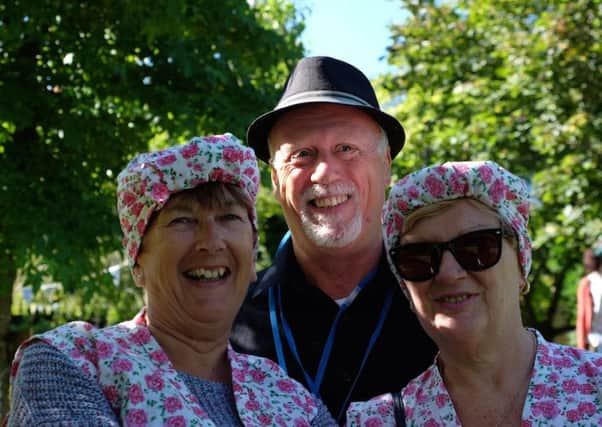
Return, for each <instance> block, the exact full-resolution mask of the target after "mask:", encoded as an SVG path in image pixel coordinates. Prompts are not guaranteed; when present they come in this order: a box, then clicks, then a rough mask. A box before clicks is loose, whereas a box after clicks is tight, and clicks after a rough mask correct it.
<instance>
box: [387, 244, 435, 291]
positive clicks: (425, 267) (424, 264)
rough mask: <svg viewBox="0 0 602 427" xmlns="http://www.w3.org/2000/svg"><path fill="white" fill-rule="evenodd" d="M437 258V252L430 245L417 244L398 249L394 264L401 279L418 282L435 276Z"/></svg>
mask: <svg viewBox="0 0 602 427" xmlns="http://www.w3.org/2000/svg"><path fill="white" fill-rule="evenodd" d="M437 258H438V257H437V250H436V248H434V246H433V245H432V244H428V243H427V244H421V243H418V244H415V245H412V244H411V245H405V246H403V247H401V248H398V250H397V251H395V255H394V262H395V265H396V266H397V270H398V271H399V274H400V276H401V277H402V278H404V279H406V280H412V281H416V282H419V281H422V280H428V279H430V278H431V277H433V276H434V275H435V274H437V270H436V269H437V267H438V266H439V262H438V259H437Z"/></svg>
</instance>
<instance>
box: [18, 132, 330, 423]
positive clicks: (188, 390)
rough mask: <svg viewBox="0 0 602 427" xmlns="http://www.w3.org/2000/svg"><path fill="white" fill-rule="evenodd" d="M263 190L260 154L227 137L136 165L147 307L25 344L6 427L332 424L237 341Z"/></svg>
mask: <svg viewBox="0 0 602 427" xmlns="http://www.w3.org/2000/svg"><path fill="white" fill-rule="evenodd" d="M258 185H259V170H258V168H257V161H256V159H255V155H254V153H253V150H251V149H250V148H248V147H245V146H243V145H241V144H240V142H239V141H238V140H237V139H236V138H235V137H234V136H233V135H231V134H225V135H216V136H208V137H203V138H199V137H196V138H193V139H192V140H191V141H190V142H189V143H187V144H185V145H178V146H174V147H170V148H168V149H165V150H161V151H155V152H150V153H144V154H140V155H139V156H137V157H135V158H134V159H133V160H132V161H131V162H130V163H129V164H128V166H127V167H126V168H125V169H124V170H123V171H122V172H121V173H120V174H119V177H118V188H117V199H118V213H119V220H120V224H121V228H122V231H123V235H124V238H123V245H124V248H125V249H126V251H127V254H128V258H129V261H130V265H131V267H132V272H133V277H134V280H135V282H136V284H137V285H138V286H140V287H142V288H143V289H144V292H145V303H146V305H145V307H144V308H143V309H142V310H141V311H140V312H139V313H138V314H137V315H136V317H135V318H134V319H133V320H131V321H126V322H123V323H119V324H117V325H113V326H109V327H106V328H102V329H98V328H96V327H94V326H93V325H91V324H89V323H85V322H72V323H68V324H66V325H63V326H60V327H58V328H56V329H53V330H50V331H48V332H46V333H43V334H40V335H37V336H34V337H33V338H32V339H30V340H29V341H27V342H26V343H24V344H23V345H22V346H21V347H20V349H19V350H18V351H17V354H16V356H15V359H14V362H13V366H12V368H13V369H12V399H11V412H10V414H9V419H8V425H9V426H17V425H23V426H25V425H27V426H31V425H70V426H71V425H78V426H101V425H102V426H117V425H127V426H147V425H162V426H184V425H197V426H258V425H304V426H309V425H312V426H334V425H336V423H335V422H334V420H333V419H332V417H331V416H330V414H329V413H328V410H327V409H326V407H325V406H324V405H323V404H322V403H321V402H320V401H319V400H317V399H316V398H314V397H313V396H312V395H311V394H310V393H309V392H308V391H307V390H305V389H304V388H303V387H302V386H301V384H299V383H298V382H297V381H294V380H292V379H291V378H289V377H288V376H287V375H286V374H285V373H284V372H283V371H282V369H280V368H279V367H278V365H276V364H275V363H274V362H272V361H271V360H268V359H263V358H259V357H255V356H248V355H244V354H240V353H237V352H235V351H234V350H232V348H231V347H230V346H229V344H228V338H229V334H230V330H231V326H232V322H233V321H234V317H235V315H236V313H237V312H238V309H239V307H240V304H241V303H242V301H243V299H244V297H245V294H246V291H247V287H248V284H249V282H250V281H251V280H253V279H254V278H255V253H256V250H257V227H256V219H257V215H256V211H255V200H256V195H257V190H258Z"/></svg>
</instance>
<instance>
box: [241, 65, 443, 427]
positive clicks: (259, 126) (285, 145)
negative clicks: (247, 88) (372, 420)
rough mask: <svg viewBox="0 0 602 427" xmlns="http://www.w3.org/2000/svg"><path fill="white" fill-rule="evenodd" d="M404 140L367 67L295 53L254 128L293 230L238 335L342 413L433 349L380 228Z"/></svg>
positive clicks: (254, 290) (406, 373)
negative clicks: (277, 95) (274, 99)
mask: <svg viewBox="0 0 602 427" xmlns="http://www.w3.org/2000/svg"><path fill="white" fill-rule="evenodd" d="M404 141H405V135H404V130H403V128H402V126H401V125H400V124H399V122H398V121H397V120H396V119H395V118H394V117H392V116H389V115H388V114H386V113H384V112H382V111H381V110H380V107H379V104H378V101H377V99H376V95H375V93H374V90H373V88H372V86H371V84H370V82H369V80H368V79H367V78H366V76H365V75H364V74H363V73H362V72H361V71H360V70H358V69H357V68H355V67H353V66H352V65H350V64H348V63H346V62H343V61H340V60H338V59H335V58H331V57H324V56H317V57H307V58H303V59H302V60H301V61H299V63H298V64H297V65H296V66H295V67H294V68H293V70H292V71H291V73H290V75H289V77H288V80H287V82H286V85H285V89H284V92H283V94H282V97H281V99H280V101H279V103H278V105H277V106H276V107H275V108H274V109H273V110H272V111H269V112H267V113H265V114H263V115H261V116H259V117H258V118H257V119H255V121H253V122H252V123H251V125H250V126H249V129H248V132H247V143H248V144H249V145H250V146H251V147H253V148H254V149H255V152H256V153H257V156H258V157H259V158H260V159H261V160H263V161H265V162H266V163H268V164H269V166H270V170H271V178H272V184H273V193H274V196H275V198H276V199H277V200H278V202H279V203H280V205H281V207H282V211H283V213H284V218H285V220H286V223H287V225H288V228H289V230H290V234H289V235H287V236H285V238H284V239H283V241H282V242H281V246H280V248H279V250H278V252H277V254H276V256H275V259H274V262H273V264H272V266H270V267H269V268H268V269H266V270H264V271H262V272H260V273H259V275H258V280H257V281H256V282H255V283H253V284H252V285H251V286H250V289H249V293H248V296H247V298H246V300H245V302H244V303H243V306H242V308H241V312H240V313H239V315H238V317H237V319H236V321H235V325H234V329H233V334H232V342H233V345H234V347H235V348H236V349H237V350H239V351H242V352H248V353H251V354H257V355H260V356H264V357H269V358H271V359H273V360H275V361H277V362H278V364H279V365H280V366H281V367H282V368H283V369H285V371H286V372H288V373H289V375H291V376H292V377H293V378H296V379H297V380H299V381H301V382H302V383H303V384H304V385H305V386H306V387H307V388H308V389H309V390H310V391H311V392H312V393H313V394H314V395H316V396H320V397H321V398H322V399H323V401H324V403H325V404H326V405H327V406H328V408H329V409H330V411H331V413H332V414H333V415H334V416H335V417H336V418H337V419H338V421H339V422H342V420H343V419H344V416H345V410H346V408H347V406H348V403H349V402H350V401H351V400H352V399H353V400H358V399H363V398H368V397H370V396H373V395H375V394H379V393H384V392H387V391H392V390H394V389H395V388H396V387H398V386H399V384H405V383H406V382H407V381H409V380H410V379H411V378H413V377H414V376H415V375H417V374H418V373H419V372H421V371H422V370H423V369H425V368H426V367H427V366H428V365H429V363H431V362H432V360H433V357H434V355H435V347H434V344H433V343H432V342H431V340H430V339H429V338H428V337H427V336H426V334H425V333H424V331H423V330H422V329H421V328H420V325H419V324H418V322H417V320H416V317H415V316H414V314H413V313H412V312H411V311H410V308H409V305H408V302H407V300H406V299H405V298H404V297H403V295H402V294H401V292H400V290H399V287H398V285H397V282H396V280H395V277H394V276H393V275H392V273H391V271H390V270H389V268H388V266H387V261H386V256H385V253H384V249H383V241H382V236H381V234H380V213H381V209H382V205H383V202H384V198H385V190H386V188H387V187H388V186H389V185H390V180H391V178H390V176H391V175H390V171H391V158H392V157H394V156H395V155H396V154H397V153H398V152H399V151H400V150H401V148H402V146H403V144H404Z"/></svg>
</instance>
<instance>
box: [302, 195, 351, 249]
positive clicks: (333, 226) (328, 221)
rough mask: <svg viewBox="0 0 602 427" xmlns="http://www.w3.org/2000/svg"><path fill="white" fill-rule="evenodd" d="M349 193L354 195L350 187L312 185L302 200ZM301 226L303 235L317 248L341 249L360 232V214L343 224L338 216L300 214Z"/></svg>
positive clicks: (313, 212)
mask: <svg viewBox="0 0 602 427" xmlns="http://www.w3.org/2000/svg"><path fill="white" fill-rule="evenodd" d="M341 193H349V194H354V193H355V188H354V186H352V185H341V184H334V185H331V186H320V185H314V186H313V187H312V188H310V189H308V190H307V191H306V192H305V194H304V197H303V199H304V200H307V201H308V200H311V199H313V198H315V197H317V196H321V197H324V196H327V195H333V194H341ZM300 219H301V225H302V227H303V231H304V232H305V235H306V236H307V237H308V238H309V239H310V240H311V241H312V242H314V244H316V245H317V246H319V247H324V248H342V247H344V246H347V245H348V244H349V243H351V242H353V241H354V240H355V239H357V237H358V236H359V234H360V232H361V231H362V213H361V212H357V213H356V214H355V215H354V217H353V219H352V220H351V221H349V222H347V223H345V222H344V221H343V220H342V219H340V218H339V217H338V215H333V214H320V213H316V212H315V211H312V212H311V213H310V212H307V211H305V210H304V211H302V212H301V213H300Z"/></svg>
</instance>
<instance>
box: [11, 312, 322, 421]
mask: <svg viewBox="0 0 602 427" xmlns="http://www.w3.org/2000/svg"><path fill="white" fill-rule="evenodd" d="M34 339H39V340H42V341H44V342H47V343H49V344H50V345H53V346H54V347H56V348H58V349H59V350H60V351H62V352H63V353H65V354H67V355H68V356H69V357H70V358H71V359H72V360H73V361H74V363H75V364H76V365H77V366H79V367H80V368H81V369H83V370H84V372H86V373H87V374H88V375H89V376H90V377H92V378H93V379H95V380H96V381H97V382H98V383H99V385H100V387H101V388H102V390H103V392H104V395H105V396H106V397H107V400H108V401H109V402H110V404H111V406H112V407H113V410H114V411H115V413H116V414H117V416H118V418H119V419H120V422H121V423H122V424H123V425H125V426H154V425H156V426H207V427H209V426H211V427H213V426H215V424H214V423H213V422H212V421H211V420H210V419H209V417H208V416H207V414H206V412H205V411H204V410H203V409H202V407H201V405H200V404H199V402H198V401H197V399H196V398H195V396H194V395H193V394H192V393H191V392H190V391H189V390H188V389H187V387H186V385H185V384H184V383H183V382H182V381H180V380H179V379H178V374H177V371H176V369H175V368H174V367H173V365H172V364H171V362H170V361H169V359H168V358H167V355H166V354H165V352H164V351H163V349H162V348H161V347H160V346H159V344H158V342H157V341H156V340H155V339H154V338H153V336H152V335H151V333H150V331H149V329H148V327H147V325H146V317H145V313H144V311H142V312H140V313H139V314H138V315H137V316H136V317H135V318H134V319H133V320H130V321H127V322H123V323H119V324H117V325H114V326H109V327H106V328H102V329H98V328H95V327H94V326H92V325H91V324H89V323H86V322H71V323H68V324H66V325H63V326H60V327H58V328H56V329H53V330H50V331H48V332H45V333H43V334H41V335H37V336H34V337H32V338H31V339H30V340H28V341H27V342H25V343H24V344H23V345H22V346H21V347H20V348H19V350H18V351H17V353H16V355H15V359H14V362H13V365H12V370H11V376H12V377H14V375H15V374H16V372H17V370H18V367H19V361H20V359H21V355H22V352H23V350H24V348H25V347H26V346H27V344H28V343H29V342H31V341H32V340H34ZM228 357H229V359H230V366H231V368H232V387H233V389H234V396H235V400H236V407H237V410H238V414H239V416H240V419H241V421H242V423H243V424H244V425H245V426H266V425H270V426H271V425H277V426H298V427H300V426H309V425H310V424H311V421H312V420H313V419H314V418H315V417H316V415H317V414H318V405H317V402H316V400H315V399H314V398H313V397H312V395H311V394H310V393H309V392H308V391H307V390H306V389H305V388H303V386H302V385H301V384H299V383H298V382H296V381H295V380H293V379H291V378H289V377H288V376H287V375H286V374H285V373H284V371H282V369H280V367H279V366H278V365H277V364H276V363H274V362H272V361H271V360H269V359H265V358H261V357H256V356H251V355H245V354H240V353H236V352H235V351H234V350H232V349H231V348H228Z"/></svg>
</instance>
